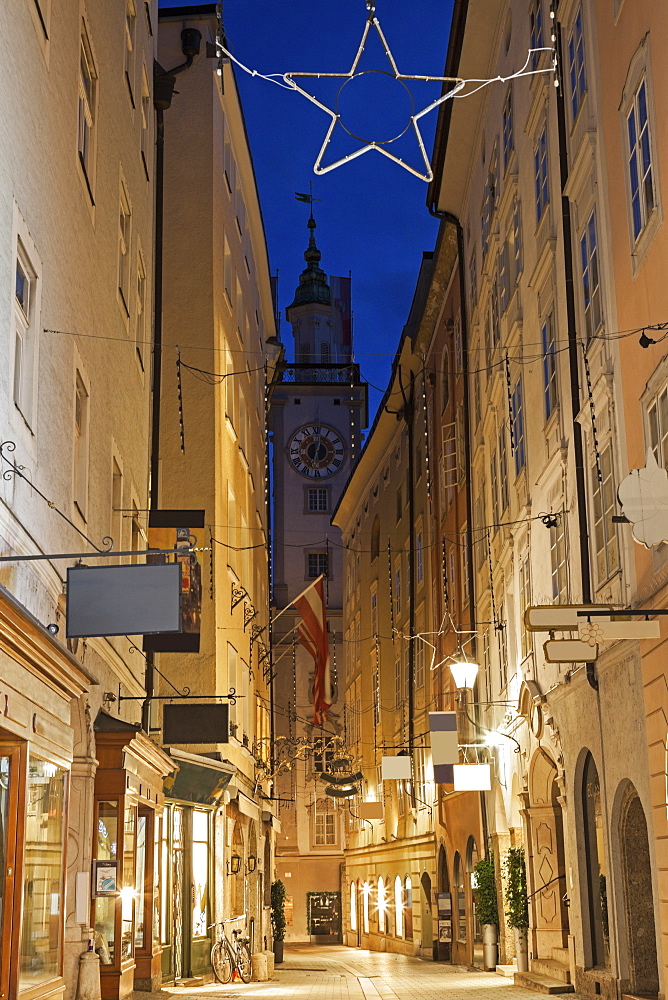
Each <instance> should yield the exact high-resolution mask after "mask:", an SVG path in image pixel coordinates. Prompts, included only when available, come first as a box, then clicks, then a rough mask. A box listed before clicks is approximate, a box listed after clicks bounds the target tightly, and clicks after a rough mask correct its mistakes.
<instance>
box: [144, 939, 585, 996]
mask: <svg viewBox="0 0 668 1000" xmlns="http://www.w3.org/2000/svg"><path fill="white" fill-rule="evenodd" d="M544 996H545V994H544V993H534V992H533V991H532V990H525V989H521V988H519V987H516V986H513V983H512V980H510V979H506V978H504V977H503V976H498V975H496V974H495V973H489V972H470V971H468V970H467V969H463V968H461V967H460V966H452V965H447V964H446V963H440V962H439V963H434V962H430V961H425V960H422V959H419V958H409V957H408V956H406V955H390V954H382V953H379V952H375V951H363V950H361V949H357V948H344V947H328V948H317V947H311V946H308V945H306V946H301V947H299V946H296V947H295V946H292V947H290V948H289V949H288V948H286V950H285V961H284V962H283V964H282V965H277V966H276V972H275V976H274V979H273V980H271V981H270V982H268V983H248V985H246V986H244V985H243V983H230V984H229V985H228V986H210V985H209V986H199V987H197V988H194V989H193V988H192V987H184V988H178V987H174V986H171V987H166V988H165V989H164V990H162V991H161V992H160V993H134V994H133V998H134V1000H168V998H169V997H173V998H174V1000H177V998H179V1000H208V998H211V1000H226V998H236V1000H255V998H258V1000H264V998H266V1000H273V998H286V1000H542V998H543V997H544ZM569 997H570V998H572V1000H579V998H578V994H576V993H571V994H569Z"/></svg>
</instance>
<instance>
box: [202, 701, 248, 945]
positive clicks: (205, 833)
mask: <svg viewBox="0 0 668 1000" xmlns="http://www.w3.org/2000/svg"><path fill="white" fill-rule="evenodd" d="M246 700H248V699H246ZM192 824H193V837H192V886H193V888H192V934H193V937H206V933H207V923H208V881H209V814H208V813H206V812H201V811H198V810H194V811H193V814H192Z"/></svg>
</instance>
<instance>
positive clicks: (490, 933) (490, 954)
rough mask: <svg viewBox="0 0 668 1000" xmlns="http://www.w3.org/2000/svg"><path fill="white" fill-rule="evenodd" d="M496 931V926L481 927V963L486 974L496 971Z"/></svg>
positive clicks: (484, 925) (486, 925)
mask: <svg viewBox="0 0 668 1000" xmlns="http://www.w3.org/2000/svg"><path fill="white" fill-rule="evenodd" d="M498 940H499V937H498V929H497V926H496V924H483V925H482V954H483V963H484V966H485V970H486V971H487V972H492V971H493V970H494V969H496V963H497V958H498V947H497V942H498Z"/></svg>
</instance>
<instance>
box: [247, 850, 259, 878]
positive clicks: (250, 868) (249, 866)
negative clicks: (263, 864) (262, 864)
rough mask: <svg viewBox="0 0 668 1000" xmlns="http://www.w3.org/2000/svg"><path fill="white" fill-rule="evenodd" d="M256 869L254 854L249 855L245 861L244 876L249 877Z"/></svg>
mask: <svg viewBox="0 0 668 1000" xmlns="http://www.w3.org/2000/svg"><path fill="white" fill-rule="evenodd" d="M256 868H257V858H256V857H255V855H254V854H249V855H248V859H247V861H246V874H248V875H250V873H251V872H254V871H255V869H256Z"/></svg>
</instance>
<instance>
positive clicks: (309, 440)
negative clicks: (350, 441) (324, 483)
mask: <svg viewBox="0 0 668 1000" xmlns="http://www.w3.org/2000/svg"><path fill="white" fill-rule="evenodd" d="M344 451H345V448H344V444H343V441H342V439H341V438H340V437H339V435H338V434H337V432H336V431H335V430H333V429H332V428H331V427H327V426H326V425H325V424H308V425H307V426H306V427H300V429H299V430H298V431H297V433H296V434H295V435H293V437H292V440H291V441H290V445H289V453H290V462H291V463H292V465H293V467H294V468H295V469H296V470H297V472H299V473H300V474H301V475H302V476H308V478H309V479H322V478H323V477H324V476H331V475H333V474H334V473H335V472H338V471H339V469H340V468H341V466H342V465H343V455H344Z"/></svg>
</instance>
